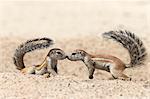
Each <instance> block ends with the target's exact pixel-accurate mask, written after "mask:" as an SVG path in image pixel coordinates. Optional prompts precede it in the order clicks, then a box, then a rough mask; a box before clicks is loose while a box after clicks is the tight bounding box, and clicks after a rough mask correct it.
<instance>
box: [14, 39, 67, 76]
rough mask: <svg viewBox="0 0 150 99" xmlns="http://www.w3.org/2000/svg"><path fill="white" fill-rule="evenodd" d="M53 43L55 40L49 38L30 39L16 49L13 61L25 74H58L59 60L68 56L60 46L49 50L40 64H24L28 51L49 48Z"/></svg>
mask: <svg viewBox="0 0 150 99" xmlns="http://www.w3.org/2000/svg"><path fill="white" fill-rule="evenodd" d="M50 45H53V40H51V39H49V38H37V39H32V40H28V41H26V42H25V43H23V44H21V45H20V46H19V47H18V48H17V49H16V51H15V54H14V57H13V61H14V64H15V65H16V67H17V69H19V70H21V72H22V73H24V74H39V75H46V76H47V77H48V76H49V74H50V73H52V74H53V75H56V74H57V62H58V60H63V59H65V58H66V55H65V52H64V51H63V50H61V49H59V48H54V49H51V50H50V51H49V53H48V54H47V56H46V58H45V59H44V61H43V62H42V64H40V65H33V66H29V67H25V66H24V61H23V57H24V55H25V54H26V53H28V52H31V51H34V50H36V49H43V48H47V47H49V46H50Z"/></svg>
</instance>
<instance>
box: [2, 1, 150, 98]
mask: <svg viewBox="0 0 150 99" xmlns="http://www.w3.org/2000/svg"><path fill="white" fill-rule="evenodd" d="M0 7H1V9H0V10H1V12H0V16H1V17H0V62H1V65H0V99H5V98H10V99H16V98H18V99H22V98H23V99H29V98H31V99H50V98H52V99H109V98H111V99H118V98H119V99H128V98H129V99H142V98H143V99H150V67H149V65H150V59H149V57H148V58H147V60H146V62H145V65H142V66H141V67H136V68H128V69H126V70H125V74H127V75H128V76H130V77H131V78H132V81H121V80H109V78H111V75H110V74H109V73H107V72H105V71H101V70H96V71H95V74H94V79H92V80H89V79H88V71H87V68H86V67H85V65H84V64H83V63H82V62H71V61H69V60H67V59H66V60H63V61H59V64H58V70H59V71H58V72H59V75H58V76H56V77H50V78H44V77H43V76H38V75H23V74H21V73H20V72H19V71H18V70H16V68H15V65H14V64H13V61H12V56H13V54H14V51H15V49H16V48H17V46H18V45H19V44H21V43H22V42H25V41H26V40H28V39H31V38H35V37H43V36H46V37H50V38H52V39H55V43H56V44H55V45H54V46H53V47H51V48H55V47H58V48H62V49H63V50H64V51H65V52H66V53H69V52H70V51H72V50H74V49H84V50H86V51H87V52H89V53H91V54H98V53H99V54H100V53H107V54H108V53H109V54H111V55H114V56H117V57H119V58H120V59H121V60H123V61H124V62H125V63H128V62H129V55H128V52H127V51H126V49H124V48H123V47H122V46H121V45H120V44H117V43H116V42H113V41H111V40H106V39H103V38H102V37H101V33H103V32H105V31H109V30H113V29H128V30H130V31H133V32H134V33H136V35H138V36H139V37H140V38H141V39H142V40H143V42H144V44H145V46H146V48H147V52H148V53H149V52H150V49H149V46H150V39H149V37H148V36H147V35H149V32H150V29H149V28H148V27H149V26H150V24H149V23H148V20H149V18H150V16H149V13H148V8H150V6H149V2H147V1H138V2H137V1H135V2H133V1H132V2H131V1H130V2H129V1H122V2H119V1H106V2H104V1H101V2H79V1H78V2H77V1H72V2H60V1H59V2H58V1H57V2H54V1H51V2H29V1H28V2H1V3H0ZM112 10H113V11H112ZM51 48H48V49H45V50H38V51H34V52H32V53H27V54H26V55H25V58H24V61H25V64H26V65H33V64H39V63H41V62H42V60H43V59H44V57H45V56H46V54H47V53H48V51H49V50H50V49H51Z"/></svg>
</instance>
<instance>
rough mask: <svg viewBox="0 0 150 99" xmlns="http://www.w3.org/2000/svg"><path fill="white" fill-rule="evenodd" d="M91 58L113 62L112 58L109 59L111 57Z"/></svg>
mask: <svg viewBox="0 0 150 99" xmlns="http://www.w3.org/2000/svg"><path fill="white" fill-rule="evenodd" d="M92 60H97V61H101V60H102V61H103V60H104V61H109V62H113V60H111V59H106V58H92Z"/></svg>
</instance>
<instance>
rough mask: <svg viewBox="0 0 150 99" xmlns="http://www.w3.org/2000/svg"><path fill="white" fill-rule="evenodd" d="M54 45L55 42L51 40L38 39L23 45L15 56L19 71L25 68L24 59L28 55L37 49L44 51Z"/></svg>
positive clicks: (14, 59)
mask: <svg viewBox="0 0 150 99" xmlns="http://www.w3.org/2000/svg"><path fill="white" fill-rule="evenodd" d="M50 45H53V40H51V39H50V38H45V37H44V38H36V39H32V40H28V41H26V42H25V43H23V44H21V45H20V46H19V47H18V48H17V49H16V51H15V53H14V56H13V61H14V64H15V65H16V67H17V69H19V70H21V69H23V68H25V66H24V62H23V57H24V55H25V54H26V53H28V52H31V51H34V50H36V49H44V48H47V47H49V46H50Z"/></svg>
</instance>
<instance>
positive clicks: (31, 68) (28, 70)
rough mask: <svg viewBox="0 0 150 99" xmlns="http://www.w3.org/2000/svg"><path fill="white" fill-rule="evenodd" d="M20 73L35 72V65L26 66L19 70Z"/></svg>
mask: <svg viewBox="0 0 150 99" xmlns="http://www.w3.org/2000/svg"><path fill="white" fill-rule="evenodd" d="M21 73H22V74H35V67H34V66H30V67H26V68H24V69H22V70H21Z"/></svg>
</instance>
